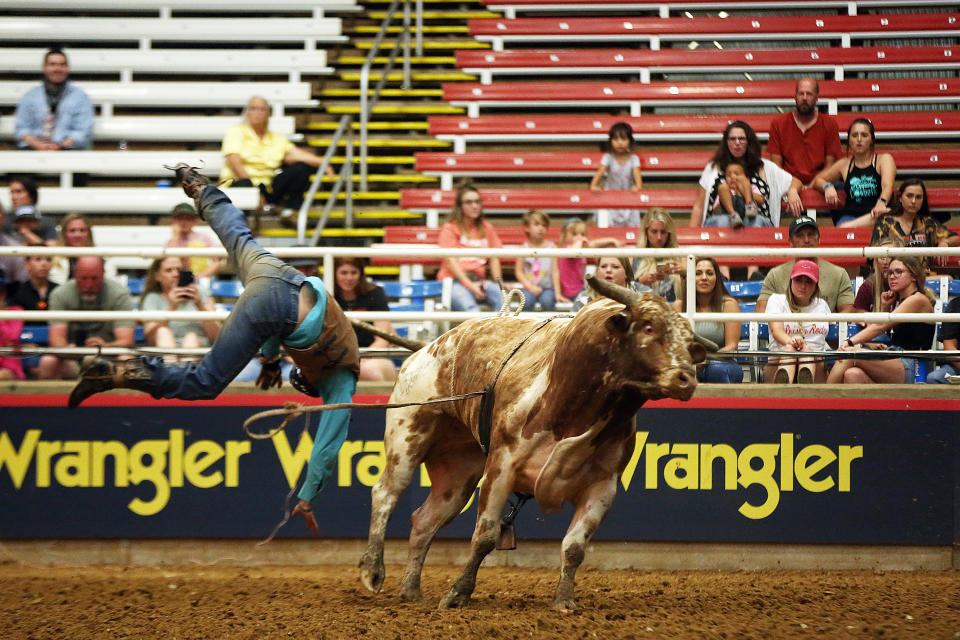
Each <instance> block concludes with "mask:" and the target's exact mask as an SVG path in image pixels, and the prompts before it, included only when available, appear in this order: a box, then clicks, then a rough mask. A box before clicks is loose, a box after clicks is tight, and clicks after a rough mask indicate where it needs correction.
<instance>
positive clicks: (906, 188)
mask: <svg viewBox="0 0 960 640" xmlns="http://www.w3.org/2000/svg"><path fill="white" fill-rule="evenodd" d="M949 219H950V214H948V213H946V212H943V214H942V215H940V216H935V215H931V214H930V204H929V203H928V202H927V187H926V185H924V184H923V180H920V179H919V178H907V179H906V180H904V181H903V182H901V183H900V201H899V202H897V204H896V205H895V206H894V208H893V211H890V212H888V213H884V214H882V215H881V216H880V217H879V218H877V221H876V222H875V223H874V225H873V235H872V236H871V237H870V244H873V243H874V242H879V241H880V240H881V239H884V238H896V239H898V240H900V242H902V243H903V246H905V247H956V246H960V236H958V235H957V234H956V232H954V231H951V230H950V229H947V227H946V226H944V223H945V222H947V221H948V220H949ZM930 261H931V262H932V263H933V264H936V265H939V266H942V267H945V266H947V262H948V261H949V257H948V256H932V257H931V258H930Z"/></svg>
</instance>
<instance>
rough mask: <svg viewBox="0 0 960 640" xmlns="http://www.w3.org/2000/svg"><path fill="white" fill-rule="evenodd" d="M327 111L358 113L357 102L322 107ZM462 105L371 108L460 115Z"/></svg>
mask: <svg viewBox="0 0 960 640" xmlns="http://www.w3.org/2000/svg"><path fill="white" fill-rule="evenodd" d="M324 108H325V109H326V111H327V113H336V114H343V113H360V105H359V104H337V105H327V106H325V107H324ZM466 111H467V110H466V109H465V108H463V107H454V106H451V105H448V104H443V103H442V102H438V103H436V104H415V105H387V104H378V105H376V106H375V107H374V108H373V113H375V114H384V115H386V114H415V113H416V114H425V115H460V114H462V113H466Z"/></svg>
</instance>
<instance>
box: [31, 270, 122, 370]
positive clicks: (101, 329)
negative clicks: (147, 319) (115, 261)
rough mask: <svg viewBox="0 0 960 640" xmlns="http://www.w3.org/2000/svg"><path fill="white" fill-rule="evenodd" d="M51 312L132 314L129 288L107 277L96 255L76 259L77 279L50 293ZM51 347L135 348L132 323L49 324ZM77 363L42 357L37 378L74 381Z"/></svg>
mask: <svg viewBox="0 0 960 640" xmlns="http://www.w3.org/2000/svg"><path fill="white" fill-rule="evenodd" d="M49 309H50V311H133V303H132V301H131V300H130V293H129V291H127V288H126V287H125V286H123V285H122V284H120V283H119V282H116V281H114V280H110V279H109V278H105V277H104V275H103V259H102V258H99V257H97V256H82V257H80V258H77V266H76V268H75V269H74V277H73V278H70V279H69V280H67V282H66V283H65V284H63V285H62V286H59V287H57V288H56V289H55V290H54V292H53V293H52V294H50V304H49ZM49 340H50V346H51V347H96V346H98V345H100V346H103V347H132V346H133V322H132V321H130V320H97V321H92V322H70V323H67V322H65V321H63V320H55V321H52V322H50V338H49ZM78 372H79V367H78V366H77V363H76V362H74V361H72V360H61V359H60V358H58V357H57V356H52V355H45V356H43V357H42V358H40V365H39V366H38V367H37V377H38V378H41V379H44V380H57V379H63V378H75V377H76V376H77V373H78Z"/></svg>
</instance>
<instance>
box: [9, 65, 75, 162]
mask: <svg viewBox="0 0 960 640" xmlns="http://www.w3.org/2000/svg"><path fill="white" fill-rule="evenodd" d="M69 76H70V65H69V64H68V63H67V56H66V54H64V53H63V51H61V50H60V49H50V50H49V51H47V53H46V55H45V56H44V57H43V84H42V85H40V86H37V87H34V88H32V89H30V90H29V91H27V92H26V93H25V94H24V95H23V98H21V100H20V103H19V104H18V105H17V112H16V122H15V131H14V137H15V138H16V142H17V146H18V147H20V148H21V149H36V150H37V151H58V150H60V149H89V148H90V141H91V138H92V136H93V105H92V104H91V103H90V98H89V97H88V96H87V94H86V93H84V92H83V90H82V89H80V88H79V87H77V86H76V85H74V84H72V83H71V82H70V81H69V80H68V78H69Z"/></svg>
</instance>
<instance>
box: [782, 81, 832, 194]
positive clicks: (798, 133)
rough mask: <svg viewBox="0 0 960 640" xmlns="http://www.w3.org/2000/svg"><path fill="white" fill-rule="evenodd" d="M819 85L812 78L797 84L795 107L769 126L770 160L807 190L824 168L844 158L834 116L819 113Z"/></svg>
mask: <svg viewBox="0 0 960 640" xmlns="http://www.w3.org/2000/svg"><path fill="white" fill-rule="evenodd" d="M819 97H820V85H818V84H817V81H816V80H814V79H813V78H802V79H801V80H800V81H799V82H797V88H796V93H795V94H794V100H795V101H796V103H797V108H796V109H794V110H793V111H788V112H787V113H783V114H780V115H779V116H777V117H775V118H774V119H773V120H772V121H771V123H770V140H768V141H767V153H769V154H770V160H772V161H773V162H774V163H776V164H777V165H778V166H780V167H781V168H783V169H785V170H786V171H787V172H788V173H790V174H791V175H793V176H794V177H795V178H798V179H799V180H800V181H801V182H803V185H804V186H805V187H809V186H810V184H811V183H812V182H813V178H814V177H815V176H816V175H817V173H819V172H820V170H821V169H823V168H824V167H828V166H830V165H831V164H832V163H833V162H834V161H835V160H836V159H837V158H839V157H840V156H842V155H843V148H842V147H841V146H840V132H839V130H838V129H837V121H836V119H835V118H834V117H833V116H829V115H827V114H824V113H820V111H819V110H818V109H817V100H818V99H819Z"/></svg>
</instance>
